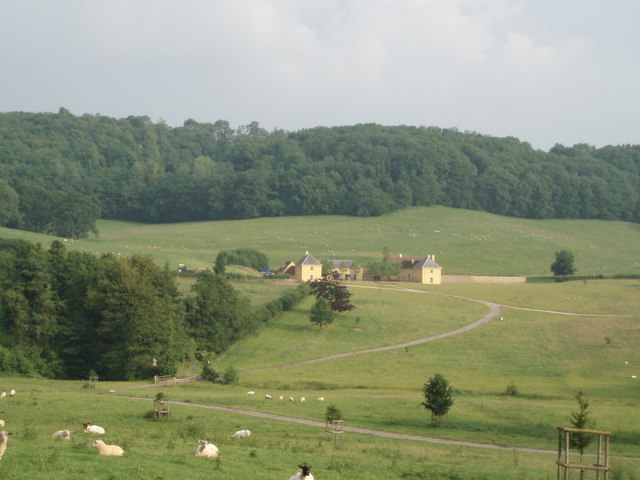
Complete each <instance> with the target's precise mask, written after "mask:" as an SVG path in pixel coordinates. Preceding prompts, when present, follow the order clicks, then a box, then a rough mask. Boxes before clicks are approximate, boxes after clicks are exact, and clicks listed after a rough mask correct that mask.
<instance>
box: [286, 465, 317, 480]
mask: <svg viewBox="0 0 640 480" xmlns="http://www.w3.org/2000/svg"><path fill="white" fill-rule="evenodd" d="M298 467H299V468H301V469H302V471H301V472H298V473H296V474H295V475H294V476H293V477H291V478H290V479H289V480H314V478H313V474H312V473H311V465H298Z"/></svg>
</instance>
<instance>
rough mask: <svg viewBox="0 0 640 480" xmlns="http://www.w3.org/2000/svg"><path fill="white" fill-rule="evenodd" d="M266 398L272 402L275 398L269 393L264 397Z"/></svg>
mask: <svg viewBox="0 0 640 480" xmlns="http://www.w3.org/2000/svg"><path fill="white" fill-rule="evenodd" d="M264 398H265V399H267V400H271V399H272V398H273V397H272V396H271V395H269V394H268V393H266V394H265V395H264Z"/></svg>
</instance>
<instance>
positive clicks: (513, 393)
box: [504, 382, 520, 397]
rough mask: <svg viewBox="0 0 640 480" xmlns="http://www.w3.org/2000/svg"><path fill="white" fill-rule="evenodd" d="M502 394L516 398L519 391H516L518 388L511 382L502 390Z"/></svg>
mask: <svg viewBox="0 0 640 480" xmlns="http://www.w3.org/2000/svg"><path fill="white" fill-rule="evenodd" d="M504 394H505V395H507V396H509V397H517V396H518V395H520V391H519V390H518V386H517V385H516V384H515V383H513V382H511V383H510V384H509V385H507V388H506V389H505V390H504Z"/></svg>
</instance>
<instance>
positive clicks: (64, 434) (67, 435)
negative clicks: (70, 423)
mask: <svg viewBox="0 0 640 480" xmlns="http://www.w3.org/2000/svg"><path fill="white" fill-rule="evenodd" d="M71 433H72V432H71V430H58V431H57V432H54V434H53V435H51V437H53V438H60V439H62V440H71Z"/></svg>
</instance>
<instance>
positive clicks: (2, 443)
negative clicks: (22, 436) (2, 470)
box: [0, 430, 13, 460]
mask: <svg viewBox="0 0 640 480" xmlns="http://www.w3.org/2000/svg"><path fill="white" fill-rule="evenodd" d="M9 435H13V433H11V432H5V431H4V430H3V431H2V432H0V460H2V456H3V455H4V452H5V450H6V449H7V441H8V440H9Z"/></svg>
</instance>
